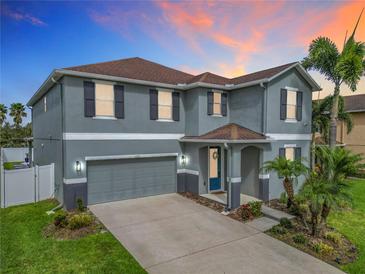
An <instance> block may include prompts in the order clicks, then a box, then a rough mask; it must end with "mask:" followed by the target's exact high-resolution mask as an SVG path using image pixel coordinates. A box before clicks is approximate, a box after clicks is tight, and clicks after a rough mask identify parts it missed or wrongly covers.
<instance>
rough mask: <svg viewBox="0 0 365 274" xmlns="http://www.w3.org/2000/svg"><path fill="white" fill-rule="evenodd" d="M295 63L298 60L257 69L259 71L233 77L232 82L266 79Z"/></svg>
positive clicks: (239, 82) (240, 82)
mask: <svg viewBox="0 0 365 274" xmlns="http://www.w3.org/2000/svg"><path fill="white" fill-rule="evenodd" d="M295 63H296V62H294V63H289V64H285V65H281V66H278V67H274V68H269V69H265V70H261V71H257V72H254V73H250V74H246V75H243V76H239V77H236V78H232V79H231V83H232V84H242V83H247V82H251V81H255V80H260V79H264V78H270V77H272V76H274V75H276V74H278V73H279V72H281V71H283V70H285V69H287V68H289V67H290V66H292V65H294V64H295Z"/></svg>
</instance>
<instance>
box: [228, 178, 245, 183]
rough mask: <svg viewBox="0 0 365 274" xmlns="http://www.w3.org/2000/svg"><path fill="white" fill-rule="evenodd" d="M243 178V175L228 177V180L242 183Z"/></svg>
mask: <svg viewBox="0 0 365 274" xmlns="http://www.w3.org/2000/svg"><path fill="white" fill-rule="evenodd" d="M241 180H242V178H241V177H227V181H228V182H231V183H240V182H241Z"/></svg>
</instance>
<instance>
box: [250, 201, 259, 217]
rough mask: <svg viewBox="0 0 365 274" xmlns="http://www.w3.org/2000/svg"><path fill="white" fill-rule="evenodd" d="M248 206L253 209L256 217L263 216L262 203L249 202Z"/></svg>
mask: <svg viewBox="0 0 365 274" xmlns="http://www.w3.org/2000/svg"><path fill="white" fill-rule="evenodd" d="M248 205H249V206H250V207H251V212H252V215H253V216H254V217H260V216H261V215H262V213H261V206H262V202H261V201H252V202H248Z"/></svg>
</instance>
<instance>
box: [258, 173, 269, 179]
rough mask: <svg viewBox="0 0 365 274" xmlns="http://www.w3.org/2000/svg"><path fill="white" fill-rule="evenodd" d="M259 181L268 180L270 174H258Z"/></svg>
mask: <svg viewBox="0 0 365 274" xmlns="http://www.w3.org/2000/svg"><path fill="white" fill-rule="evenodd" d="M259 179H270V174H259Z"/></svg>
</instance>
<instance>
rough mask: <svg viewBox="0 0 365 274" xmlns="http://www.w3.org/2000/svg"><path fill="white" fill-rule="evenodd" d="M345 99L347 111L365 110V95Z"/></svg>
mask: <svg viewBox="0 0 365 274" xmlns="http://www.w3.org/2000/svg"><path fill="white" fill-rule="evenodd" d="M343 99H344V101H345V111H349V112H352V111H361V110H363V111H364V110H365V94H359V95H352V96H345V97H343Z"/></svg>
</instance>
